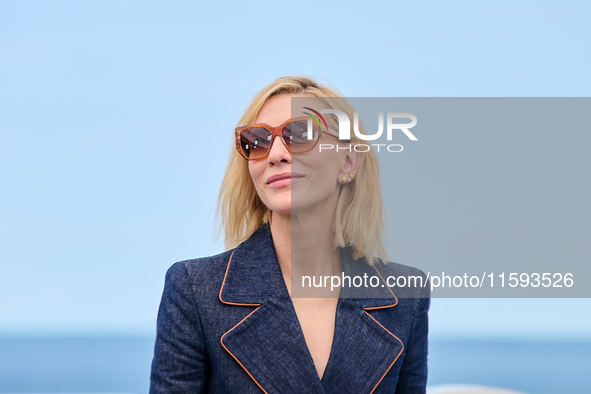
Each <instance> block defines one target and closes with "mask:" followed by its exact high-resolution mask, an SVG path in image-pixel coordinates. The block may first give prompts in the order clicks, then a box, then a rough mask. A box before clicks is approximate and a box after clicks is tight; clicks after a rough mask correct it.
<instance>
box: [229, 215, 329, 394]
mask: <svg viewBox="0 0 591 394" xmlns="http://www.w3.org/2000/svg"><path fill="white" fill-rule="evenodd" d="M219 298H220V301H221V302H223V303H225V304H229V305H237V306H258V308H256V309H255V310H254V311H253V312H251V313H250V314H249V315H248V316H246V317H245V318H244V319H243V320H242V321H240V322H238V323H237V324H236V325H235V326H234V327H233V328H232V329H230V330H229V331H227V332H226V333H225V334H224V335H223V336H222V338H221V344H222V346H223V347H224V349H226V351H227V352H228V353H230V355H231V356H232V357H233V358H234V359H235V360H236V361H237V362H238V363H239V364H240V366H241V367H242V368H243V369H244V370H245V371H246V372H247V373H248V375H249V376H250V377H251V378H252V379H253V380H254V381H255V383H256V384H257V385H258V386H259V387H260V388H261V390H263V391H264V392H266V393H295V392H300V391H301V388H302V386H305V387H306V391H307V392H309V393H312V394H314V393H319V394H320V393H325V390H324V388H323V386H322V383H321V382H320V379H319V377H318V374H317V373H316V369H315V367H314V362H313V360H312V356H311V355H310V352H309V351H308V347H307V345H306V341H305V339H304V335H303V333H302V330H301V328H300V325H299V321H298V319H297V315H296V313H295V310H294V308H293V304H292V302H291V299H290V297H289V293H288V292H287V288H286V287H285V282H284V281H283V276H282V274H281V268H280V267H279V262H278V261H277V255H276V254H275V248H274V246H273V239H272V236H271V232H270V230H269V227H268V226H262V227H261V228H260V229H259V230H257V231H256V232H255V233H254V234H253V235H252V236H251V237H250V238H249V239H248V240H247V241H246V242H244V243H242V244H241V245H239V246H238V247H237V248H236V249H235V251H234V252H233V253H232V256H231V257H230V261H229V262H228V267H227V269H226V275H225V278H224V281H223V283H222V287H221V289H220V295H219Z"/></svg>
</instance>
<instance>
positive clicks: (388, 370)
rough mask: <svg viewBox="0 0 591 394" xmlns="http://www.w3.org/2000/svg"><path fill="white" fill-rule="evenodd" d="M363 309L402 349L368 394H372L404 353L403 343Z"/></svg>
mask: <svg viewBox="0 0 591 394" xmlns="http://www.w3.org/2000/svg"><path fill="white" fill-rule="evenodd" d="M365 309H366V308H363V311H364V312H365V313H366V314H367V316H369V317H371V318H372V319H373V321H375V322H376V323H378V324H379V325H380V327H382V328H383V329H384V330H386V331H387V332H388V334H390V335H392V336H393V337H394V338H396V339H398V342H400V344H401V345H402V349H400V352H399V353H398V355H397V356H396V358H395V359H394V361H392V364H390V366H389V367H388V369H387V370H386V372H385V373H384V374H383V375H382V377H381V378H380V380H379V381H378V382H377V383H376V385H375V386H374V387H373V389H372V390H371V391H370V392H369V394H371V393H373V392H374V391H375V390H376V388H377V387H378V386H379V385H380V383H382V380H384V377H385V376H386V375H387V374H388V372H390V369H391V368H392V366H393V365H394V363H395V362H396V360H398V358H399V357H400V355H401V354H402V352H403V351H404V343H402V341H401V340H400V338H398V337H397V336H396V335H394V334H392V333H391V332H390V331H389V330H388V329H387V328H386V327H384V326H383V325H382V323H380V322H379V321H377V320H376V319H375V318H374V317H373V316H372V315H370V314H369V313H367V311H366V310H365ZM367 309H370V308H367ZM372 309H375V308H372Z"/></svg>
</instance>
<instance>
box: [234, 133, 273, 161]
mask: <svg viewBox="0 0 591 394" xmlns="http://www.w3.org/2000/svg"><path fill="white" fill-rule="evenodd" d="M272 138H273V136H272V135H271V133H270V132H269V130H267V129H265V128H262V127H253V128H252V129H246V130H243V131H242V133H240V148H241V149H242V152H243V153H244V156H246V158H248V160H257V159H260V158H262V157H265V155H266V154H267V152H269V146H270V145H271V141H272Z"/></svg>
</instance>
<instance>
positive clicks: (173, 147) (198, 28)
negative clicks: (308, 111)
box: [0, 0, 591, 339]
mask: <svg viewBox="0 0 591 394" xmlns="http://www.w3.org/2000/svg"><path fill="white" fill-rule="evenodd" d="M589 15H591V4H590V3H589V2H586V1H564V2H560V3H556V2H550V1H496V2H489V3H483V2H469V1H451V2H435V1H423V2H385V1H384V2H366V3H364V4H363V5H362V4H361V3H359V2H348V1H338V2H337V1H334V2H332V1H327V2H316V1H313V2H307V1H302V2H297V3H292V5H286V4H284V3H280V2H270V1H269V2H257V1H253V2H248V3H238V2H236V3H231V4H230V3H221V2H218V3H213V2H208V3H205V2H195V1H174V2H166V3H165V2H150V1H141V2H140V1H124V2H121V1H90V0H86V1H83V2H81V1H24V0H23V1H3V2H1V3H0V191H1V192H0V334H32V335H35V334H119V333H126V334H141V335H153V333H154V330H155V320H156V313H157V307H158V303H159V300H160V296H161V291H162V286H163V283H164V274H165V272H166V269H167V268H168V267H169V266H170V265H171V264H172V263H174V262H175V261H178V260H183V259H188V258H194V257H200V256H206V255H211V254H215V253H218V252H220V251H222V250H223V248H222V244H221V242H219V241H216V240H215V239H214V233H215V206H216V201H217V191H218V187H219V184H220V181H221V176H222V173H223V170H224V166H225V163H226V160H227V157H228V154H229V152H230V150H231V149H233V138H232V132H233V128H234V126H235V124H236V122H237V121H238V118H239V116H240V114H241V112H242V111H243V109H244V108H245V105H246V103H247V102H248V100H249V99H250V98H251V97H252V95H253V94H254V93H256V92H257V91H258V90H259V89H260V88H261V87H263V86H264V85H265V84H267V83H269V82H270V81H272V80H273V79H275V78H277V77H279V76H282V75H289V74H306V75H311V76H315V77H318V78H319V79H320V81H321V82H327V81H328V82H330V83H332V84H334V86H336V87H337V88H338V89H339V90H340V91H341V92H342V93H343V94H344V95H346V96H351V97H356V96H357V97H373V96H384V97H389V96H400V97H422V96H434V97H448V96H451V97H460V96H468V97H470V96H494V97H505V96H508V97H519V96H525V97H529V96H532V97H546V96H550V97H553V96H558V97H587V96H589V93H590V92H591V78H590V77H589V70H590V69H591V55H590V51H589V48H590V47H591V45H590V44H591V27H590V25H589V23H588V18H589ZM404 263H406V264H410V265H412V262H411V261H409V262H404ZM590 301H591V300H587V299H583V300H577V299H554V300H550V299H532V300H530V299H520V300H506V299H502V300H498V299H471V300H455V299H453V300H450V299H435V300H433V302H432V308H431V315H430V316H431V333H432V335H433V336H441V337H444V336H456V337H457V336H460V337H466V336H474V337H515V338H532V337H540V338H573V337H578V338H587V339H591V313H589V312H591V302H590Z"/></svg>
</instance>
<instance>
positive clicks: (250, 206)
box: [218, 76, 388, 264]
mask: <svg viewBox="0 0 591 394" xmlns="http://www.w3.org/2000/svg"><path fill="white" fill-rule="evenodd" d="M279 94H302V95H309V96H314V97H321V98H323V101H325V102H326V103H327V104H328V105H329V107H328V108H335V109H340V110H341V111H344V112H345V113H347V114H348V115H349V118H350V119H352V118H353V109H352V108H351V106H350V105H348V103H347V102H346V100H344V99H343V98H342V95H341V94H340V93H339V92H338V91H337V90H336V89H334V88H330V87H328V86H325V85H321V84H318V83H316V82H315V81H314V80H313V79H311V78H308V77H302V76H300V77H281V78H279V79H277V80H275V81H273V82H272V83H270V84H269V85H268V86H266V87H265V88H264V89H263V90H261V91H260V92H259V93H258V94H257V95H256V96H255V97H254V98H253V99H252V101H251V102H250V104H249V105H248V107H247V109H246V111H245V112H244V115H243V116H242V118H241V119H240V121H239V122H238V125H237V126H243V125H248V124H252V123H254V122H255V120H256V118H257V117H258V114H259V112H260V110H261V108H262V107H263V105H264V104H265V103H266V102H267V100H269V99H270V98H271V97H273V96H276V95H279ZM361 127H362V125H360V128H361ZM359 141H360V140H358V139H357V137H356V136H352V138H351V142H352V143H354V142H359ZM218 212H219V214H220V217H221V226H222V229H223V231H224V236H225V245H226V248H228V249H232V248H234V247H236V246H238V244H240V243H241V242H243V241H245V240H246V239H248V238H249V237H250V236H251V235H252V234H253V233H254V232H255V231H256V230H257V229H258V228H259V227H260V226H261V225H263V224H265V223H270V221H271V210H269V209H268V208H267V207H266V206H265V204H264V203H263V202H262V201H261V199H260V198H259V196H258V195H257V192H256V189H255V187H254V184H253V182H252V179H251V177H250V173H249V170H248V161H246V160H244V158H243V157H242V156H241V155H240V154H239V153H238V151H236V149H234V150H233V151H232V153H231V154H230V160H229V162H228V165H227V167H226V172H225V174H224V178H223V180H222V185H221V187H220V192H219V199H218ZM382 215H383V209H382V194H381V191H380V169H379V163H378V158H377V156H376V154H375V152H374V151H373V150H372V149H370V150H369V151H367V152H364V153H363V154H362V162H361V165H360V167H359V170H358V172H357V174H356V176H355V181H354V182H350V183H347V184H345V185H343V186H342V189H341V193H340V194H339V199H338V202H337V208H336V219H335V223H334V225H333V228H334V232H335V246H337V247H340V248H345V247H350V248H351V249H352V253H351V254H352V257H353V258H354V259H359V258H362V257H363V258H365V260H366V261H367V262H368V263H369V264H373V263H374V260H375V257H374V256H375V255H376V254H377V255H378V256H379V257H380V259H381V260H382V261H384V262H387V261H388V258H387V256H386V252H385V250H384V247H383V245H382V233H383V231H384V222H383V216H382Z"/></svg>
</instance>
